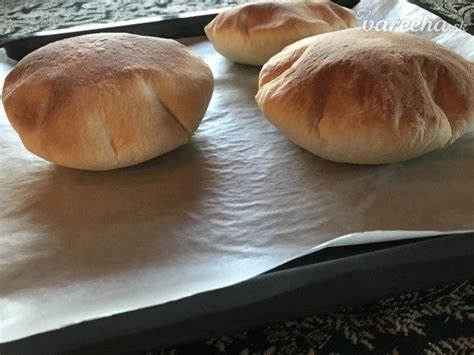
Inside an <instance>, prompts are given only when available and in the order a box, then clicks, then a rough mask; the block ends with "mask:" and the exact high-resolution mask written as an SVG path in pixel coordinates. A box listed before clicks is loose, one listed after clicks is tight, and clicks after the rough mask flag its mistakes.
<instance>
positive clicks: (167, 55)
mask: <svg viewBox="0 0 474 355" xmlns="http://www.w3.org/2000/svg"><path fill="white" fill-rule="evenodd" d="M212 88H213V79H212V73H211V71H210V69H209V67H208V66H207V65H206V64H205V63H204V62H203V61H202V60H201V59H200V58H198V57H197V56H195V55H193V54H192V53H191V52H190V51H189V50H188V49H187V48H186V47H185V46H183V45H182V44H180V43H178V42H176V41H174V40H169V39H161V38H154V37H145V36H137V35H130V34H124V33H116V34H112V33H102V34H93V35H86V36H79V37H73V38H69V39H66V40H62V41H58V42H54V43H52V44H49V45H47V46H45V47H42V48H40V49H38V50H36V51H34V52H33V53H31V54H29V55H28V56H26V57H25V58H24V59H22V60H21V61H20V62H19V63H18V64H17V66H16V67H15V68H14V69H13V71H12V72H10V74H9V75H8V76H7V78H6V79H5V85H4V89H3V102H4V106H5V110H6V113H7V116H8V118H9V119H10V122H11V124H12V126H13V127H14V128H15V130H16V131H17V132H18V133H19V134H20V136H21V138H22V140H23V143H24V144H25V146H26V147H27V148H28V149H29V150H31V151H32V152H34V153H36V154H38V155H40V156H42V157H44V158H46V159H48V160H51V161H54V162H56V163H58V164H61V165H66V166H73V167H81V168H90V169H99V170H102V169H106V168H109V167H110V168H112V167H119V166H125V165H130V164H133V163H135V162H138V161H142V160H145V159H149V158H150V157H153V156H156V155H157V154H159V153H160V151H162V150H170V149H172V147H173V146H175V145H180V144H183V143H185V142H186V141H187V140H188V139H189V136H190V135H191V134H192V133H193V132H194V131H195V130H196V128H197V126H198V125H199V122H200V120H201V118H202V116H203V114H204V112H205V110H206V107H207V104H208V102H209V100H210V97H211V94H212ZM99 127H100V128H99ZM175 139H176V142H174V140H175ZM178 141H179V144H178ZM106 145H107V146H109V147H110V146H111V147H112V148H113V149H112V150H111V149H105V148H104V146H106ZM104 151H109V152H110V153H111V154H112V153H113V155H114V157H113V159H112V157H110V156H108V154H105V153H104ZM112 160H113V161H112Z"/></svg>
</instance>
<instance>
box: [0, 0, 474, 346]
mask: <svg viewBox="0 0 474 355" xmlns="http://www.w3.org/2000/svg"><path fill="white" fill-rule="evenodd" d="M367 3H368V2H367ZM362 5H363V4H362ZM359 6H360V5H359ZM419 12H420V13H426V12H425V11H424V10H421V9H419ZM375 14H376V13H373V14H372V16H375ZM187 43H188V44H189V45H190V47H191V49H192V50H193V51H195V52H196V53H198V54H199V55H201V56H202V57H203V58H204V59H205V60H206V61H207V62H208V63H209V64H210V65H211V67H212V70H213V72H214V75H215V82H216V88H215V93H214V97H213V99H212V102H211V105H210V107H209V110H208V112H207V114H206V117H205V119H204V121H203V123H202V124H201V126H200V128H199V130H198V131H197V133H196V135H195V136H194V137H193V139H192V141H191V142H190V143H189V144H188V145H186V146H184V147H181V148H179V149H177V150H176V151H174V152H171V153H169V154H166V155H165V156H162V157H160V158H158V159H155V160H152V161H149V162H147V163H144V164H141V165H138V166H135V167H130V168H126V169H121V170H117V171H111V172H85V171H77V170H72V169H67V168H61V167H57V166H54V165H52V164H50V163H47V162H45V161H43V160H41V159H39V158H36V157H35V156H33V155H32V154H30V153H28V152H27V151H26V150H25V149H24V148H23V147H22V145H21V143H20V140H19V138H18V137H17V136H16V134H15V133H14V132H13V130H12V129H11V128H10V126H9V124H8V122H7V120H6V118H5V116H4V113H3V111H2V114H1V118H0V137H1V138H0V342H7V341H12V340H15V339H19V338H22V337H26V336H28V335H32V334H36V333H40V332H44V331H47V330H51V329H56V328H59V327H63V326H66V325H70V324H75V323H78V322H81V321H84V320H89V319H94V318H99V317H104V316H107V315H111V314H116V313H119V312H124V311H130V310H133V309H138V308H142V307H146V306H150V305H157V304H161V303H165V302H168V301H171V300H176V299H179V298H182V297H186V296H189V295H193V294H196V293H199V292H203V291H206V290H211V289H215V288H220V287H225V286H228V285H231V284H234V283H237V282H240V281H243V280H246V279H248V278H250V277H253V276H255V275H257V274H260V273H262V272H264V271H266V270H269V269H271V268H273V267H276V266H278V265H280V264H282V263H284V262H285V261H288V260H290V259H292V258H295V257H297V256H301V255H304V254H306V253H309V252H311V251H314V250H315V249H318V248H322V247H324V246H328V245H329V244H328V242H329V241H333V242H335V243H341V241H342V242H343V243H357V242H370V241H380V240H393V239H396V238H408V237H412V236H420V237H421V236H426V235H430V234H431V232H429V231H453V230H472V229H474V218H473V217H474V215H473V211H474V184H473V183H472V181H473V179H474V165H473V162H474V148H473V147H474V134H469V135H466V136H465V137H464V138H462V139H461V140H459V141H458V142H457V143H456V144H454V145H453V146H451V147H450V148H448V149H445V150H442V151H438V152H435V153H432V154H429V155H427V156H424V157H421V158H419V159H415V160H412V161H408V162H405V163H400V164H393V165H390V166H373V167H368V166H352V165H345V164H336V163H331V162H328V161H324V160H321V159H319V158H318V157H316V156H313V155H311V154H309V153H307V152H305V151H303V150H302V149H300V148H298V147H297V146H295V145H293V144H292V143H291V142H289V141H288V140H287V139H286V138H285V137H284V136H283V135H281V134H280V133H279V132H278V131H276V129H275V128H273V126H271V125H270V124H269V123H268V122H267V121H266V120H264V119H263V117H262V116H261V114H260V112H259V111H258V108H257V106H256V105H255V102H254V98H253V97H254V95H255V93H256V90H257V74H258V69H257V68H253V67H247V66H240V65H236V64H233V63H230V62H228V61H227V60H225V59H224V58H222V57H220V56H219V55H218V54H216V53H215V52H214V50H213V49H212V46H211V45H210V44H209V43H207V42H205V41H197V42H195V43H191V42H187ZM460 43H465V42H463V41H461V42H460ZM397 230H405V231H415V232H414V233H411V232H404V233H398V232H393V231H397ZM363 231H372V233H369V234H367V233H362V234H359V233H357V232H363ZM374 231H378V232H374ZM380 231H382V232H380ZM383 231H392V232H383ZM341 236H346V237H344V238H345V239H337V238H338V237H341Z"/></svg>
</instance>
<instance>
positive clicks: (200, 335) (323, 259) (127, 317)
mask: <svg viewBox="0 0 474 355" xmlns="http://www.w3.org/2000/svg"><path fill="white" fill-rule="evenodd" d="M471 278H474V233H465V234H457V235H444V236H438V237H434V238H422V239H413V240H405V241H396V242H385V243H374V244H365V245H354V246H344V247H334V248H327V249H324V250H321V251H318V252H316V253H313V254H310V255H307V256H305V257H302V258H299V259H296V260H294V261H291V262H289V263H287V264H285V265H283V266H281V267H278V268H276V269H274V270H271V271H269V272H267V273H265V274H262V275H260V276H258V277H255V278H253V279H250V280H248V281H245V282H242V283H239V284H236V285H233V286H230V287H226V288H222V289H218V290H214V291H209V292H205V293H201V294H198V295H194V296H191V297H187V298H184V299H181V300H178V301H174V302H169V303H166V304H163V305H159V306H154V307H148V308H143V309H139V310H136V311H132V312H126V313H122V314H117V315H114V316H111V317H107V318H101V319H96V320H92V321H87V322H83V323H80V324H76V325H71V326H68V327H65V328H62V329H59V330H55V331H50V332H46V333H42V334H38V335H34V336H31V337H28V338H25V339H20V340H17V341H13V342H9V343H4V344H0V353H1V354H3V355H10V354H24V355H28V354H50V353H78V352H80V353H81V354H82V353H84V354H116V353H119V352H125V351H132V350H134V349H143V348H146V347H155V348H156V347H160V346H170V345H176V344H182V343H186V342H191V341H195V340H199V339H204V338H206V337H210V336H216V335H222V334H229V333H232V332H237V331H241V330H244V329H246V330H247V329H251V328H254V327H257V326H260V325H263V324H268V323H271V322H276V321H282V320H287V319H295V318H298V317H303V316H307V315H312V314H317V313H322V312H328V311H331V310H335V309H339V308H341V307H348V306H355V305H360V304H364V303H367V302H371V301H375V300H377V299H380V298H381V297H386V296H391V295H396V294H401V293H404V292H408V291H412V290H417V289H422V288H426V287H431V286H437V285H442V284H446V283H449V282H455V281H460V280H466V279H471Z"/></svg>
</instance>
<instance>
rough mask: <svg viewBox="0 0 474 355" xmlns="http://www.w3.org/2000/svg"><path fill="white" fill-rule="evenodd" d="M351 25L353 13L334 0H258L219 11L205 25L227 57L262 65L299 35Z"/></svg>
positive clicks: (217, 46) (209, 35)
mask: <svg viewBox="0 0 474 355" xmlns="http://www.w3.org/2000/svg"><path fill="white" fill-rule="evenodd" d="M354 26H357V21H356V19H355V15H354V13H353V12H352V11H351V10H349V9H346V8H343V7H341V6H339V5H336V4H334V3H329V2H321V3H318V2H314V3H311V2H294V3H291V2H288V3H285V2H259V3H252V4H246V5H243V6H239V7H236V8H234V9H230V10H228V11H225V12H223V13H221V14H219V15H218V16H217V17H216V18H215V19H214V20H213V21H212V22H211V23H210V24H208V25H207V26H206V27H205V32H206V35H207V37H208V38H209V40H210V41H211V42H212V43H213V45H214V47H215V48H216V50H217V51H218V52H219V53H221V54H222V55H223V56H225V57H226V58H228V59H230V60H232V61H235V62H237V63H242V64H250V65H263V64H265V62H266V61H267V60H268V59H269V58H270V57H272V56H273V55H275V54H276V53H278V52H279V51H280V50H282V49H283V48H284V47H285V46H287V45H288V44H291V43H293V42H296V41H297V40H299V39H301V38H305V37H309V36H312V35H316V34H320V33H326V32H331V31H337V30H341V29H346V28H350V27H354Z"/></svg>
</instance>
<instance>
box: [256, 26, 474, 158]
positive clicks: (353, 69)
mask: <svg viewBox="0 0 474 355" xmlns="http://www.w3.org/2000/svg"><path fill="white" fill-rule="evenodd" d="M257 102H258V103H259V105H260V107H261V109H262V110H263V112H264V113H265V115H266V117H267V118H268V119H269V120H270V121H271V122H272V123H273V124H275V126H277V127H278V128H280V129H281V130H282V131H283V132H284V133H286V134H287V135H288V136H289V137H290V139H292V140H293V141H295V142H296V143H297V144H299V145H301V146H303V147H304V148H306V149H308V150H310V151H312V152H314V153H316V154H318V155H320V156H323V157H325V158H327V159H331V160H336V161H346V162H355V163H387V162H394V161H399V160H405V159H409V158H412V157H415V156H419V155H421V154H423V153H426V152H428V151H431V150H434V149H438V148H441V147H444V146H446V145H449V144H451V143H452V142H453V141H455V140H456V139H457V138H458V137H460V136H461V135H462V134H463V133H465V132H466V131H467V130H468V129H469V127H470V126H472V125H473V124H474V68H473V64H472V63H470V62H468V61H467V60H465V59H464V58H462V57H460V56H459V55H457V54H456V53H454V52H452V51H450V50H448V49H446V48H445V47H443V46H441V45H438V44H436V43H434V42H432V41H429V40H427V39H424V38H421V37H418V36H414V35H409V34H402V33H394V32H390V33H388V32H383V33H381V32H376V31H369V32H366V31H364V30H363V29H361V28H355V29H349V30H344V31H339V32H334V33H328V34H324V35H320V36H314V37H310V38H306V39H303V40H301V41H299V42H297V43H294V44H293V45H290V46H288V47H287V48H285V49H284V50H283V51H282V52H281V53H279V54H277V55H276V56H274V57H273V58H272V59H271V60H270V61H269V62H268V63H267V64H266V65H265V66H264V67H263V69H262V71H261V73H260V79H259V92H258V94H257Z"/></svg>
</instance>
